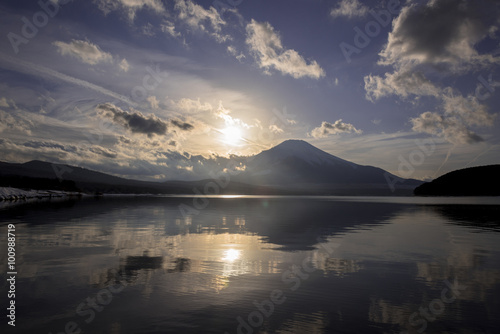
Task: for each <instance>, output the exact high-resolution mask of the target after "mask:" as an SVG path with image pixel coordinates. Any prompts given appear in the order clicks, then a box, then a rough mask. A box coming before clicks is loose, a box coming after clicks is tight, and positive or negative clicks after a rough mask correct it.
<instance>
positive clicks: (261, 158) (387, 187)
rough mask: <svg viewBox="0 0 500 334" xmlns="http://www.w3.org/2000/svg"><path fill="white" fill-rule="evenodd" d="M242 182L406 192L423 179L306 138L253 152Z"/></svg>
mask: <svg viewBox="0 0 500 334" xmlns="http://www.w3.org/2000/svg"><path fill="white" fill-rule="evenodd" d="M246 167H247V168H246V169H245V171H244V172H243V173H241V174H240V175H238V176H236V177H235V179H236V180H237V181H239V182H243V183H249V184H253V185H261V186H268V187H273V188H279V189H290V190H295V191H298V192H306V193H309V192H310V193H321V194H339V195H340V194H366V195H368V194H383V193H385V194H390V193H398V194H400V193H402V192H404V193H406V192H408V191H411V190H412V189H414V188H415V187H416V186H418V185H420V184H422V183H423V182H422V181H418V180H413V179H403V178H400V177H398V176H395V175H393V174H391V173H389V172H387V171H385V170H383V169H381V168H377V167H372V166H363V165H358V164H355V163H353V162H350V161H347V160H344V159H341V158H338V157H336V156H334V155H331V154H329V153H327V152H325V151H322V150H320V149H319V148H317V147H315V146H313V145H311V144H309V143H307V142H306V141H303V140H293V139H292V140H286V141H284V142H282V143H281V144H279V145H277V146H275V147H273V148H271V149H269V150H266V151H263V152H261V153H259V154H257V155H255V156H252V157H250V158H249V159H248V161H247V166H246Z"/></svg>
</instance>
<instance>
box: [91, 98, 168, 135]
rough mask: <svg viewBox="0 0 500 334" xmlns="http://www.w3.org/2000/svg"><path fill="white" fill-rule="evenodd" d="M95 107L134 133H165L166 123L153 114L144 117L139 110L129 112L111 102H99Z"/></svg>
mask: <svg viewBox="0 0 500 334" xmlns="http://www.w3.org/2000/svg"><path fill="white" fill-rule="evenodd" d="M96 109H97V110H98V111H100V112H101V113H102V114H103V115H104V116H106V117H109V118H112V119H113V121H115V122H117V123H119V124H121V125H122V126H124V127H125V128H127V129H129V130H130V131H132V132H134V133H144V134H146V135H148V137H152V136H153V135H164V134H166V133H167V123H166V122H165V121H163V120H161V119H160V118H158V117H156V116H155V115H150V116H147V117H146V116H145V115H143V114H142V113H141V112H139V111H134V112H131V113H129V112H126V111H123V110H122V109H120V108H118V107H117V106H115V105H112V104H111V103H104V104H99V105H98V106H97V107H96Z"/></svg>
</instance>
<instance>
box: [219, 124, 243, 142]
mask: <svg viewBox="0 0 500 334" xmlns="http://www.w3.org/2000/svg"><path fill="white" fill-rule="evenodd" d="M221 132H222V134H223V135H224V142H225V143H226V144H229V145H238V144H239V143H240V141H241V139H242V138H241V130H240V129H239V128H237V127H235V126H230V127H227V128H225V129H224V130H222V131H221Z"/></svg>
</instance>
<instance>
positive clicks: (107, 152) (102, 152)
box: [89, 146, 118, 159]
mask: <svg viewBox="0 0 500 334" xmlns="http://www.w3.org/2000/svg"><path fill="white" fill-rule="evenodd" d="M89 151H90V152H93V153H95V154H99V155H102V156H104V157H106V158H112V159H114V158H116V157H117V156H118V154H117V153H116V152H113V151H111V150H108V149H105V148H102V147H97V146H95V147H91V148H89Z"/></svg>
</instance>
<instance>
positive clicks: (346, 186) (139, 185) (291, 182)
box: [0, 140, 422, 195]
mask: <svg viewBox="0 0 500 334" xmlns="http://www.w3.org/2000/svg"><path fill="white" fill-rule="evenodd" d="M57 171H62V173H59V176H61V178H60V179H61V180H60V179H59V178H57V174H56V173H57ZM35 179H36V180H35ZM227 179H229V180H230V182H229V183H227V182H226V181H227ZM0 180H1V182H2V183H1V186H11V187H14V188H17V187H18V188H23V189H26V188H30V189H47V187H50V185H52V186H54V189H64V190H81V191H83V192H89V193H95V192H100V193H134V194H140V193H143V194H144V193H152V194H193V192H194V191H193V189H194V188H197V189H198V190H199V192H201V193H202V194H204V193H203V192H204V188H205V186H206V185H207V184H208V183H209V182H211V181H214V182H215V183H217V184H219V185H220V184H224V185H221V186H220V187H219V188H218V190H219V192H218V194H249V195H255V194H259V195H300V194H303V195H411V194H412V191H413V189H414V188H415V187H416V186H418V185H420V184H421V183H422V181H418V180H413V179H403V178H400V177H397V176H395V175H393V174H390V173H389V172H386V171H385V170H383V169H380V168H377V167H372V166H362V165H358V164H355V163H353V162H350V161H347V160H343V159H340V158H338V157H336V156H333V155H331V154H329V153H326V152H324V151H322V150H320V149H318V148H316V147H314V146H313V145H311V144H309V143H307V142H305V141H302V140H287V141H284V142H283V143H281V144H279V145H277V146H275V147H273V148H271V149H269V150H266V151H263V152H261V153H259V154H257V155H255V156H252V157H249V158H248V159H247V161H246V169H245V170H244V171H241V172H238V173H237V174H235V173H233V174H232V175H230V177H227V178H226V179H225V180H209V179H205V180H198V181H166V182H147V181H138V180H130V179H125V178H121V177H117V176H112V175H108V174H104V173H100V172H96V171H92V170H89V169H85V168H81V167H75V166H67V165H62V164H52V163H49V162H43V161H37V160H34V161H30V162H26V163H6V162H0ZM226 183H227V184H226ZM211 194H212V193H211Z"/></svg>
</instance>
